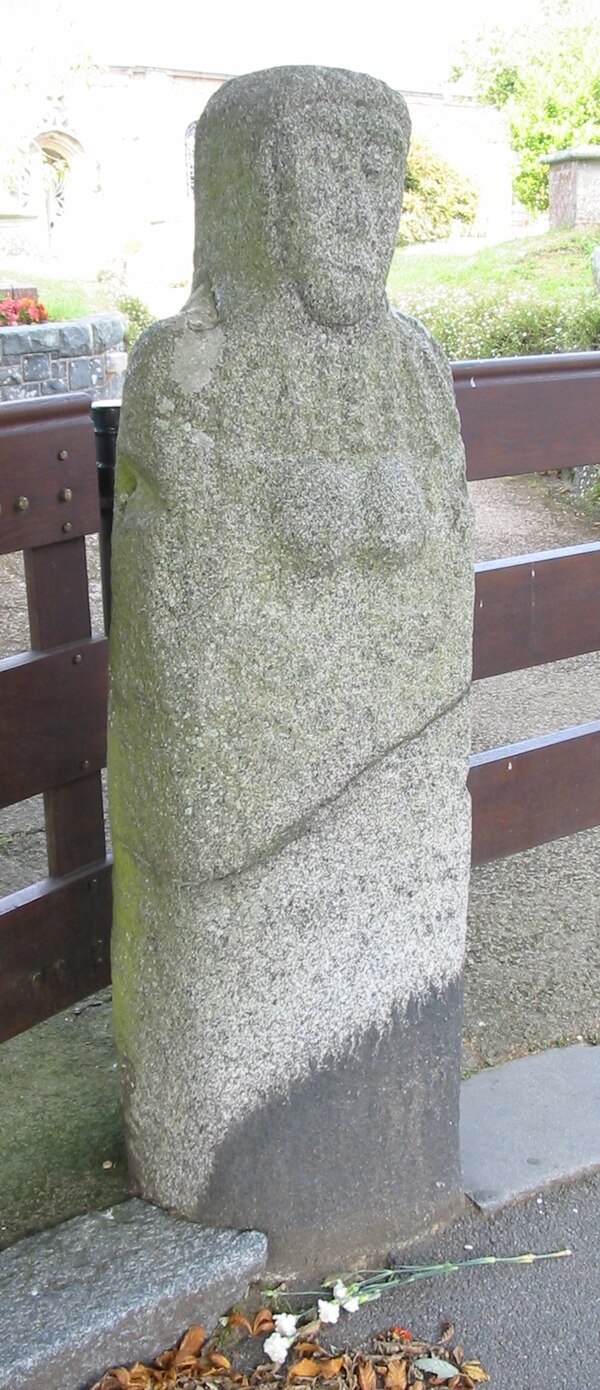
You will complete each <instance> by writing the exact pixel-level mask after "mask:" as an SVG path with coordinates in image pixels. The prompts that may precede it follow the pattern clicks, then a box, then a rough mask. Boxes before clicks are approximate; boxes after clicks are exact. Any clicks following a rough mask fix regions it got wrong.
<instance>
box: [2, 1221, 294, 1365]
mask: <svg viewBox="0 0 600 1390" xmlns="http://www.w3.org/2000/svg"><path fill="white" fill-rule="evenodd" d="M266 1252H267V1242H266V1239H265V1237H264V1236H262V1235H260V1234H259V1233H258V1232H257V1231H216V1230H209V1229H206V1228H205V1227H202V1226H195V1225H192V1223H190V1222H187V1221H182V1220H178V1219H177V1218H176V1217H172V1216H168V1215H167V1213H166V1212H163V1211H159V1210H158V1209H157V1208H155V1207H152V1206H150V1205H149V1204H148V1203H146V1202H140V1201H138V1200H137V1199H133V1200H132V1201H129V1202H124V1203H122V1205H121V1206H118V1207H114V1208H111V1209H109V1210H108V1211H104V1212H94V1213H92V1214H91V1215H89V1216H79V1217H76V1218H75V1219H74V1220H73V1221H67V1222H65V1223H64V1224H63V1225H62V1226H57V1227H55V1228H54V1230H51V1231H45V1232H43V1233H42V1234H40V1235H37V1236H30V1237H28V1238H27V1239H26V1240H23V1241H21V1242H20V1243H19V1244H18V1245H15V1246H13V1247H11V1248H10V1249H8V1250H5V1251H4V1253H3V1255H2V1256H0V1306H1V1307H2V1309H3V1311H4V1313H5V1316H4V1318H3V1320H2V1324H1V1325H0V1390H79V1387H80V1386H84V1385H90V1384H91V1383H92V1382H93V1381H94V1380H97V1379H98V1378H99V1377H100V1376H101V1375H103V1374H104V1372H105V1370H106V1369H107V1367H108V1366H111V1365H122V1364H125V1363H127V1362H131V1361H135V1360H137V1359H143V1360H153V1359H154V1357H155V1356H157V1355H158V1354H159V1352H160V1351H161V1350H164V1348H165V1347H166V1346H170V1345H172V1344H173V1342H175V1341H176V1340H177V1338H178V1337H179V1336H180V1335H181V1332H182V1330H183V1329H185V1328H186V1327H188V1326H190V1325H191V1324H193V1323H194V1324H196V1323H200V1324H201V1325H202V1326H203V1327H205V1328H206V1330H207V1331H209V1330H211V1329H212V1328H213V1327H214V1326H215V1324H216V1322H217V1320H218V1318H219V1316H220V1315H221V1313H222V1312H223V1310H224V1309H225V1308H228V1307H230V1306H231V1304H232V1303H233V1302H235V1301H236V1300H238V1299H240V1298H243V1297H244V1295H245V1293H246V1290H247V1288H248V1286H249V1284H250V1283H251V1282H252V1281H253V1280H255V1279H257V1278H258V1277H259V1275H260V1274H262V1273H263V1272H264V1269H265V1261H266Z"/></svg>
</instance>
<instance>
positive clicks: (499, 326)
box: [388, 227, 600, 360]
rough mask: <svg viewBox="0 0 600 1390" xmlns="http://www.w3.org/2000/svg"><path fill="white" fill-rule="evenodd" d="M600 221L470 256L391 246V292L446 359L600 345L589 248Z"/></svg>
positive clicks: (599, 237) (599, 302) (599, 306)
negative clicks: (437, 344) (428, 332)
mask: <svg viewBox="0 0 600 1390" xmlns="http://www.w3.org/2000/svg"><path fill="white" fill-rule="evenodd" d="M599 244H600V227H597V228H586V229H585V230H584V229H578V230H570V231H565V232H546V233H545V234H544V235H543V236H536V237H519V238H515V240H514V241H506V242H503V243H502V244H501V245H499V246H486V247H484V248H483V249H480V250H475V251H473V253H472V254H470V253H467V254H464V252H463V254H460V253H457V252H451V251H448V252H447V253H444V252H443V251H442V250H441V249H439V250H438V249H437V248H436V249H435V250H430V251H428V250H421V249H415V248H406V249H404V250H402V251H396V254H395V256H394V260H393V264H392V268H391V271H390V277H389V282H388V292H389V296H390V299H391V302H392V303H393V304H395V305H397V307H398V308H400V309H403V310H404V311H405V312H406V313H409V314H414V315H415V316H416V318H419V319H421V320H422V322H423V323H424V324H425V325H426V327H427V328H429V330H430V332H431V333H433V335H434V337H435V338H437V340H438V342H439V343H440V344H441V346H442V347H443V349H444V351H445V352H446V354H447V355H448V357H450V358H453V359H455V360H456V359H460V358H484V357H520V356H525V355H527V354H531V353H548V352H589V351H591V350H596V349H598V348H600V295H598V294H597V293H596V290H595V289H594V282H593V277H592V269H591V261H590V257H591V253H592V250H593V248H594V246H597V245H599Z"/></svg>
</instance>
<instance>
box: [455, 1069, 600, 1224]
mask: <svg viewBox="0 0 600 1390" xmlns="http://www.w3.org/2000/svg"><path fill="white" fill-rule="evenodd" d="M461 1149H462V1162H463V1177H464V1186H465V1192H467V1194H468V1196H469V1197H471V1198H472V1199H473V1201H474V1202H476V1203H477V1206H478V1207H481V1209H482V1210H483V1211H488V1212H493V1211H498V1210H499V1208H500V1207H503V1206H505V1205H506V1204H507V1203H508V1202H513V1201H517V1200H519V1199H520V1198H523V1197H527V1196H530V1195H531V1194H532V1193H534V1192H537V1191H538V1190H539V1189H540V1188H543V1187H545V1186H547V1184H548V1183H552V1182H559V1181H565V1180H566V1179H571V1178H576V1177H579V1176H581V1174H583V1173H587V1172H591V1171H592V1170H593V1169H594V1168H597V1167H600V1047H587V1046H584V1045H576V1046H574V1047H565V1048H551V1049H550V1050H549V1051H547V1052H539V1053H536V1054H534V1055H533V1056H530V1057H521V1058H519V1059H518V1060H517V1061H513V1062H506V1063H505V1064H504V1065H503V1066H500V1067H490V1068H489V1070H487V1071H481V1072H479V1073H478V1075H477V1076H472V1077H470V1078H469V1080H468V1081H465V1082H463V1085H462V1092H461Z"/></svg>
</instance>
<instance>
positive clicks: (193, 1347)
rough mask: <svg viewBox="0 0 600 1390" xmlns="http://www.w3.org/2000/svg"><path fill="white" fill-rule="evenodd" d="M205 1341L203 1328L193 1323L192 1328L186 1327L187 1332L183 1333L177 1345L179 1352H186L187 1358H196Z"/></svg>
mask: <svg viewBox="0 0 600 1390" xmlns="http://www.w3.org/2000/svg"><path fill="white" fill-rule="evenodd" d="M205 1341H206V1332H205V1331H204V1328H203V1327H200V1324H199V1323H195V1324H194V1326H193V1327H188V1330H187V1332H184V1334H183V1337H182V1338H181V1341H180V1343H179V1351H183V1352H187V1354H188V1356H197V1355H198V1352H199V1351H200V1349H201V1348H202V1347H203V1346H204V1343H205Z"/></svg>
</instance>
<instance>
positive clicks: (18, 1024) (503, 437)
mask: <svg viewBox="0 0 600 1390" xmlns="http://www.w3.org/2000/svg"><path fill="white" fill-rule="evenodd" d="M453 372H454V382H455V391H456V400H457V405H458V409H459V413H460V417H461V424H462V431H463V438H464V440H465V446H466V453H467V472H468V477H469V478H470V479H472V480H473V479H484V478H496V477H501V476H504V475H511V474H518V473H529V472H535V471H538V470H542V469H546V470H549V469H555V468H560V467H566V466H578V467H580V466H582V465H584V464H595V463H598V462H600V354H596V353H587V354H586V353H578V354H570V355H565V356H561V357H549V358H546V357H543V358H515V359H505V360H499V361H489V362H461V363H456V364H455V365H454V367H453ZM94 415H95V423H96V447H95V444H94V430H93V427H92V424H91V419H90V402H89V400H88V398H87V397H85V396H68V397H64V396H63V397H55V398H54V399H49V400H37V401H29V402H23V403H18V404H10V405H4V406H0V505H1V511H0V554H6V553H8V552H10V551H18V550H22V551H23V552H24V557H25V574H26V582H27V601H28V610H29V623H30V632H31V651H30V652H27V653H25V654H22V655H19V656H17V657H9V658H6V659H5V660H4V661H1V662H0V757H1V764H0V765H1V769H2V770H1V773H0V805H4V806H5V805H10V804H13V803H14V802H17V801H20V800H22V799H24V798H25V797H28V796H32V795H34V794H36V793H38V792H42V793H43V795H44V807H45V820H46V836H47V843H48V864H49V875H50V876H49V877H48V878H47V879H44V880H42V882H40V883H36V884H33V885H32V886H31V887H29V888H26V889H24V890H22V891H21V892H19V893H13V894H11V895H10V896H9V897H6V898H4V899H2V900H0V1041H1V1040H3V1039H5V1038H8V1037H11V1036H12V1035H13V1034H14V1033H17V1032H20V1031H21V1030H22V1029H24V1028H28V1027H31V1025H32V1024H34V1023H37V1022H39V1021H41V1020H42V1019H44V1018H47V1017H49V1016H50V1015H52V1014H53V1013H56V1012H57V1011H59V1010H60V1009H63V1008H66V1007H68V1005H69V1004H71V1003H74V1002H75V1001H77V1000H78V999H81V998H83V997H84V996H85V995H86V994H89V993H91V992H92V991H93V990H95V989H98V988H100V987H101V986H103V985H105V984H107V983H108V981H109V975H110V972H109V937H110V921H111V890H110V878H111V866H110V860H109V859H108V858H107V856H106V849H105V838H104V818H103V806H102V791H101V780H100V769H101V768H102V767H103V766H104V760H105V728H106V690H107V643H106V639H105V638H92V636H91V626H90V611H89V596H88V582H87V570H86V559H85V539H84V537H85V535H86V534H89V533H93V532H96V531H98V530H100V534H101V544H102V550H103V552H104V572H103V595H104V606H105V613H106V615H107V616H108V615H109V613H110V584H109V563H108V558H107V557H109V554H110V508H111V487H110V484H111V459H112V454H113V452H114V439H115V434H116V428H117V423H118V407H116V406H115V405H114V403H112V404H111V405H108V406H105V407H104V409H102V407H101V406H100V405H96V406H95V407H94ZM96 458H98V463H99V474H100V494H101V505H102V523H101V522H100V511H99V505H98V470H97V467H96ZM475 583H476V599H475V613H474V634H473V677H474V679H475V680H481V679H484V678H486V677H489V676H493V675H498V674H501V673H502V672H507V671H516V670H519V669H521V668H524V667H528V666H535V665H540V664H541V663H544V662H550V661H556V660H559V659H563V658H565V657H570V656H577V655H580V654H582V653H584V652H591V651H596V650H598V649H600V544H597V545H586V546H576V547H572V548H570V549H565V550H561V551H551V552H543V553H541V554H535V555H524V556H517V557H512V558H511V559H508V560H495V561H492V562H491V563H486V564H480V565H477V566H476V574H475ZM469 787H470V790H471V796H472V801H473V850H472V859H473V863H474V864H481V863H484V862H486V861H488V860H491V859H496V858H500V857H503V856H504V855H509V854H514V853H516V852H517V851H519V850H522V849H525V848H530V847H532V846H534V845H538V844H542V843H544V842H545V841H547V840H552V839H557V838H560V837H562V836H563V835H568V834H572V833H574V832H575V831H578V830H582V829H586V828H588V827H589V826H592V825H596V824H599V823H600V722H598V723H594V724H587V725H582V726H581V727H580V728H576V729H564V730H560V731H558V732H557V733H555V734H552V735H546V736H544V737H543V738H538V739H528V740H526V741H524V742H522V743H517V744H512V745H510V746H509V747H506V748H496V749H492V750H490V751H488V752H485V753H479V754H476V755H475V756H474V757H473V758H472V759H471V770H470V774H469Z"/></svg>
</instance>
